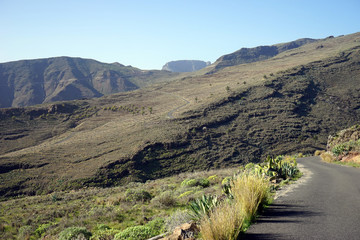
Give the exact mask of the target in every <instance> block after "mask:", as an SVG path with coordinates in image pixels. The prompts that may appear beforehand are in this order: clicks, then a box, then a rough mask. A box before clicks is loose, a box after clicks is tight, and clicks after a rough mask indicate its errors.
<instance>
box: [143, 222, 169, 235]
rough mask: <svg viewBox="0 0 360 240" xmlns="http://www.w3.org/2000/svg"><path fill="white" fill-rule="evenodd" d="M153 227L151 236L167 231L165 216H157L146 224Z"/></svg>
mask: <svg viewBox="0 0 360 240" xmlns="http://www.w3.org/2000/svg"><path fill="white" fill-rule="evenodd" d="M146 226H147V227H149V228H150V229H151V236H156V235H159V234H161V233H163V232H164V231H165V220H164V219H163V218H155V219H154V220H152V221H150V222H148V223H147V224H146Z"/></svg>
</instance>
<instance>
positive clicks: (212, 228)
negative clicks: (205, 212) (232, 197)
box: [200, 201, 244, 240]
mask: <svg viewBox="0 0 360 240" xmlns="http://www.w3.org/2000/svg"><path fill="white" fill-rule="evenodd" d="M243 223H244V215H243V213H242V207H241V206H240V203H239V202H237V201H234V202H232V203H229V202H223V203H222V204H221V205H220V206H218V207H216V208H215V209H214V211H212V212H211V213H210V216H209V217H204V218H203V219H202V220H201V221H200V233H201V236H202V238H203V239H204V240H232V239H237V237H238V235H239V233H240V231H241V229H242V226H243Z"/></svg>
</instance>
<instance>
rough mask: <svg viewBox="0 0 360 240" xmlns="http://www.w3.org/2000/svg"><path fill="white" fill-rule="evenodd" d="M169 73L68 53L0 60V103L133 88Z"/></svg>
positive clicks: (71, 97)
mask: <svg viewBox="0 0 360 240" xmlns="http://www.w3.org/2000/svg"><path fill="white" fill-rule="evenodd" d="M172 76H175V74H173V73H168V72H165V71H156V70H152V71H143V70H140V69H137V68H133V67H131V66H124V65H122V64H119V63H113V64H107V63H101V62H99V61H96V60H93V59H83V58H72V57H54V58H43V59H35V60H20V61H13V62H8V63H1V64H0V85H1V86H2V90H1V94H0V107H2V108H4V107H18V106H29V105H35V104H41V103H47V102H54V101H62V100H74V99H82V98H93V97H100V96H103V95H108V94H112V93H117V92H124V91H131V90H135V89H138V88H140V87H143V86H147V85H148V84H149V83H151V82H157V79H159V81H162V80H163V78H164V77H172ZM148 79H150V81H149V82H147V81H148Z"/></svg>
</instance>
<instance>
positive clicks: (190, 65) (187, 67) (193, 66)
mask: <svg viewBox="0 0 360 240" xmlns="http://www.w3.org/2000/svg"><path fill="white" fill-rule="evenodd" d="M210 64H211V62H205V61H201V60H177V61H171V62H168V63H166V64H165V65H164V66H163V67H162V70H166V71H170V72H195V71H198V70H200V69H202V68H204V67H206V66H208V65H210Z"/></svg>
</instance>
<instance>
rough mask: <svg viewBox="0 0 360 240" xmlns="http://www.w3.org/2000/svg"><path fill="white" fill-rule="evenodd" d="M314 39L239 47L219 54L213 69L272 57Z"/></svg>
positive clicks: (314, 40)
mask: <svg viewBox="0 0 360 240" xmlns="http://www.w3.org/2000/svg"><path fill="white" fill-rule="evenodd" d="M316 41H317V40H316V39H311V38H302V39H298V40H295V41H292V42H288V43H280V44H275V45H271V46H259V47H255V48H241V49H240V50H238V51H236V52H234V53H230V54H227V55H224V56H221V57H220V58H219V59H217V60H216V62H215V63H214V65H215V69H214V70H215V71H216V70H219V69H222V68H225V67H229V66H235V65H239V64H243V63H251V62H256V61H262V60H266V59H269V58H272V57H274V56H276V55H278V54H279V53H282V52H284V51H287V50H291V49H294V48H298V47H300V46H302V45H304V44H308V43H313V42H316Z"/></svg>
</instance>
